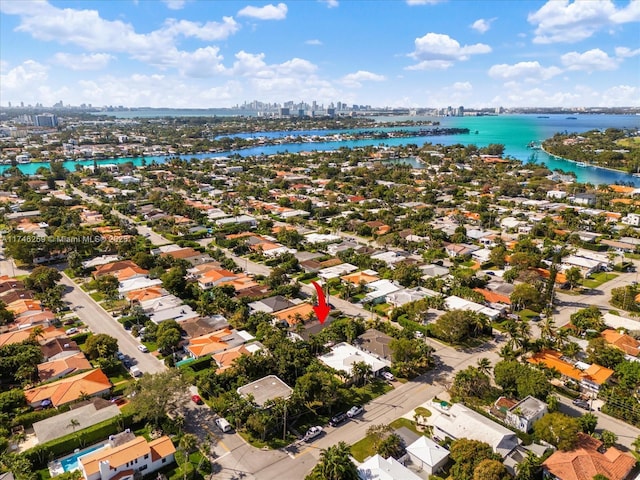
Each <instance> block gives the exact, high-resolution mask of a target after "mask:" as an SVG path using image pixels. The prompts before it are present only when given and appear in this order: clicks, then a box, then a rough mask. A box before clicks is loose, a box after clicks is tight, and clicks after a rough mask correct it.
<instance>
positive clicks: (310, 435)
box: [303, 426, 323, 442]
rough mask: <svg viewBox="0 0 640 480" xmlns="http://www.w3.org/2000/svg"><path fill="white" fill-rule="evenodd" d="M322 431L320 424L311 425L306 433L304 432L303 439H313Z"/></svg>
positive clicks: (306, 440)
mask: <svg viewBox="0 0 640 480" xmlns="http://www.w3.org/2000/svg"><path fill="white" fill-rule="evenodd" d="M322 431H323V428H322V427H321V426H317V427H311V428H310V429H309V430H307V433H306V434H305V436H304V438H303V440H304V441H305V442H308V441H309V440H313V439H314V438H316V437H317V436H319V435H321V434H322Z"/></svg>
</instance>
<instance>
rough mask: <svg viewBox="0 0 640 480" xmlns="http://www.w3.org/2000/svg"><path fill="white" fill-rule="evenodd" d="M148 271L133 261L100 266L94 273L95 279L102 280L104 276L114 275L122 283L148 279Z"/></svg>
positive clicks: (120, 261) (121, 261)
mask: <svg viewBox="0 0 640 480" xmlns="http://www.w3.org/2000/svg"><path fill="white" fill-rule="evenodd" d="M148 274H149V271H148V270H145V269H144V268H140V267H139V266H138V265H137V264H136V263H135V262H132V261H131V260H119V261H116V262H112V263H106V264H104V265H99V266H98V267H97V268H96V270H95V271H94V272H93V278H100V277H102V276H104V275H113V276H114V277H116V278H117V279H118V280H120V281H121V282H122V281H124V280H129V279H132V278H139V277H146V276H147V275H148Z"/></svg>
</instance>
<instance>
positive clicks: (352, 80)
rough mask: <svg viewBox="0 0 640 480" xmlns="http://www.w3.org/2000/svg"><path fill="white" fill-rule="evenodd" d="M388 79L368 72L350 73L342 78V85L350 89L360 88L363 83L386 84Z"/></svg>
mask: <svg viewBox="0 0 640 480" xmlns="http://www.w3.org/2000/svg"><path fill="white" fill-rule="evenodd" d="M385 80H386V77H385V76H384V75H378V74H377V73H372V72H367V71H366V70H358V71H357V72H355V73H349V74H348V75H345V76H344V77H342V83H343V84H344V85H346V86H348V87H354V88H358V87H361V86H362V82H384V81H385Z"/></svg>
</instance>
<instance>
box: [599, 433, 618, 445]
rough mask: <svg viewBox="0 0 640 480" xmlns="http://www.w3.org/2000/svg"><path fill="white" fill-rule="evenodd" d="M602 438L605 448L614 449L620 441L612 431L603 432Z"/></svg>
mask: <svg viewBox="0 0 640 480" xmlns="http://www.w3.org/2000/svg"><path fill="white" fill-rule="evenodd" d="M601 436H602V445H603V446H604V448H609V447H613V446H614V445H615V443H616V442H617V441H618V436H617V435H616V434H615V433H613V432H612V431H610V430H603V431H602V433H601Z"/></svg>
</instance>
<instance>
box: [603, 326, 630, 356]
mask: <svg viewBox="0 0 640 480" xmlns="http://www.w3.org/2000/svg"><path fill="white" fill-rule="evenodd" d="M600 335H602V338H604V339H605V341H606V342H607V343H609V344H611V345H613V346H614V347H616V348H619V349H620V350H622V351H623V352H624V353H626V354H627V355H631V356H632V357H637V356H638V355H639V354H640V342H639V341H638V340H636V339H635V338H633V337H632V336H631V335H627V334H623V333H618V332H617V331H615V330H612V329H610V328H609V329H607V330H605V331H603V332H602V333H601V334H600Z"/></svg>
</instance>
